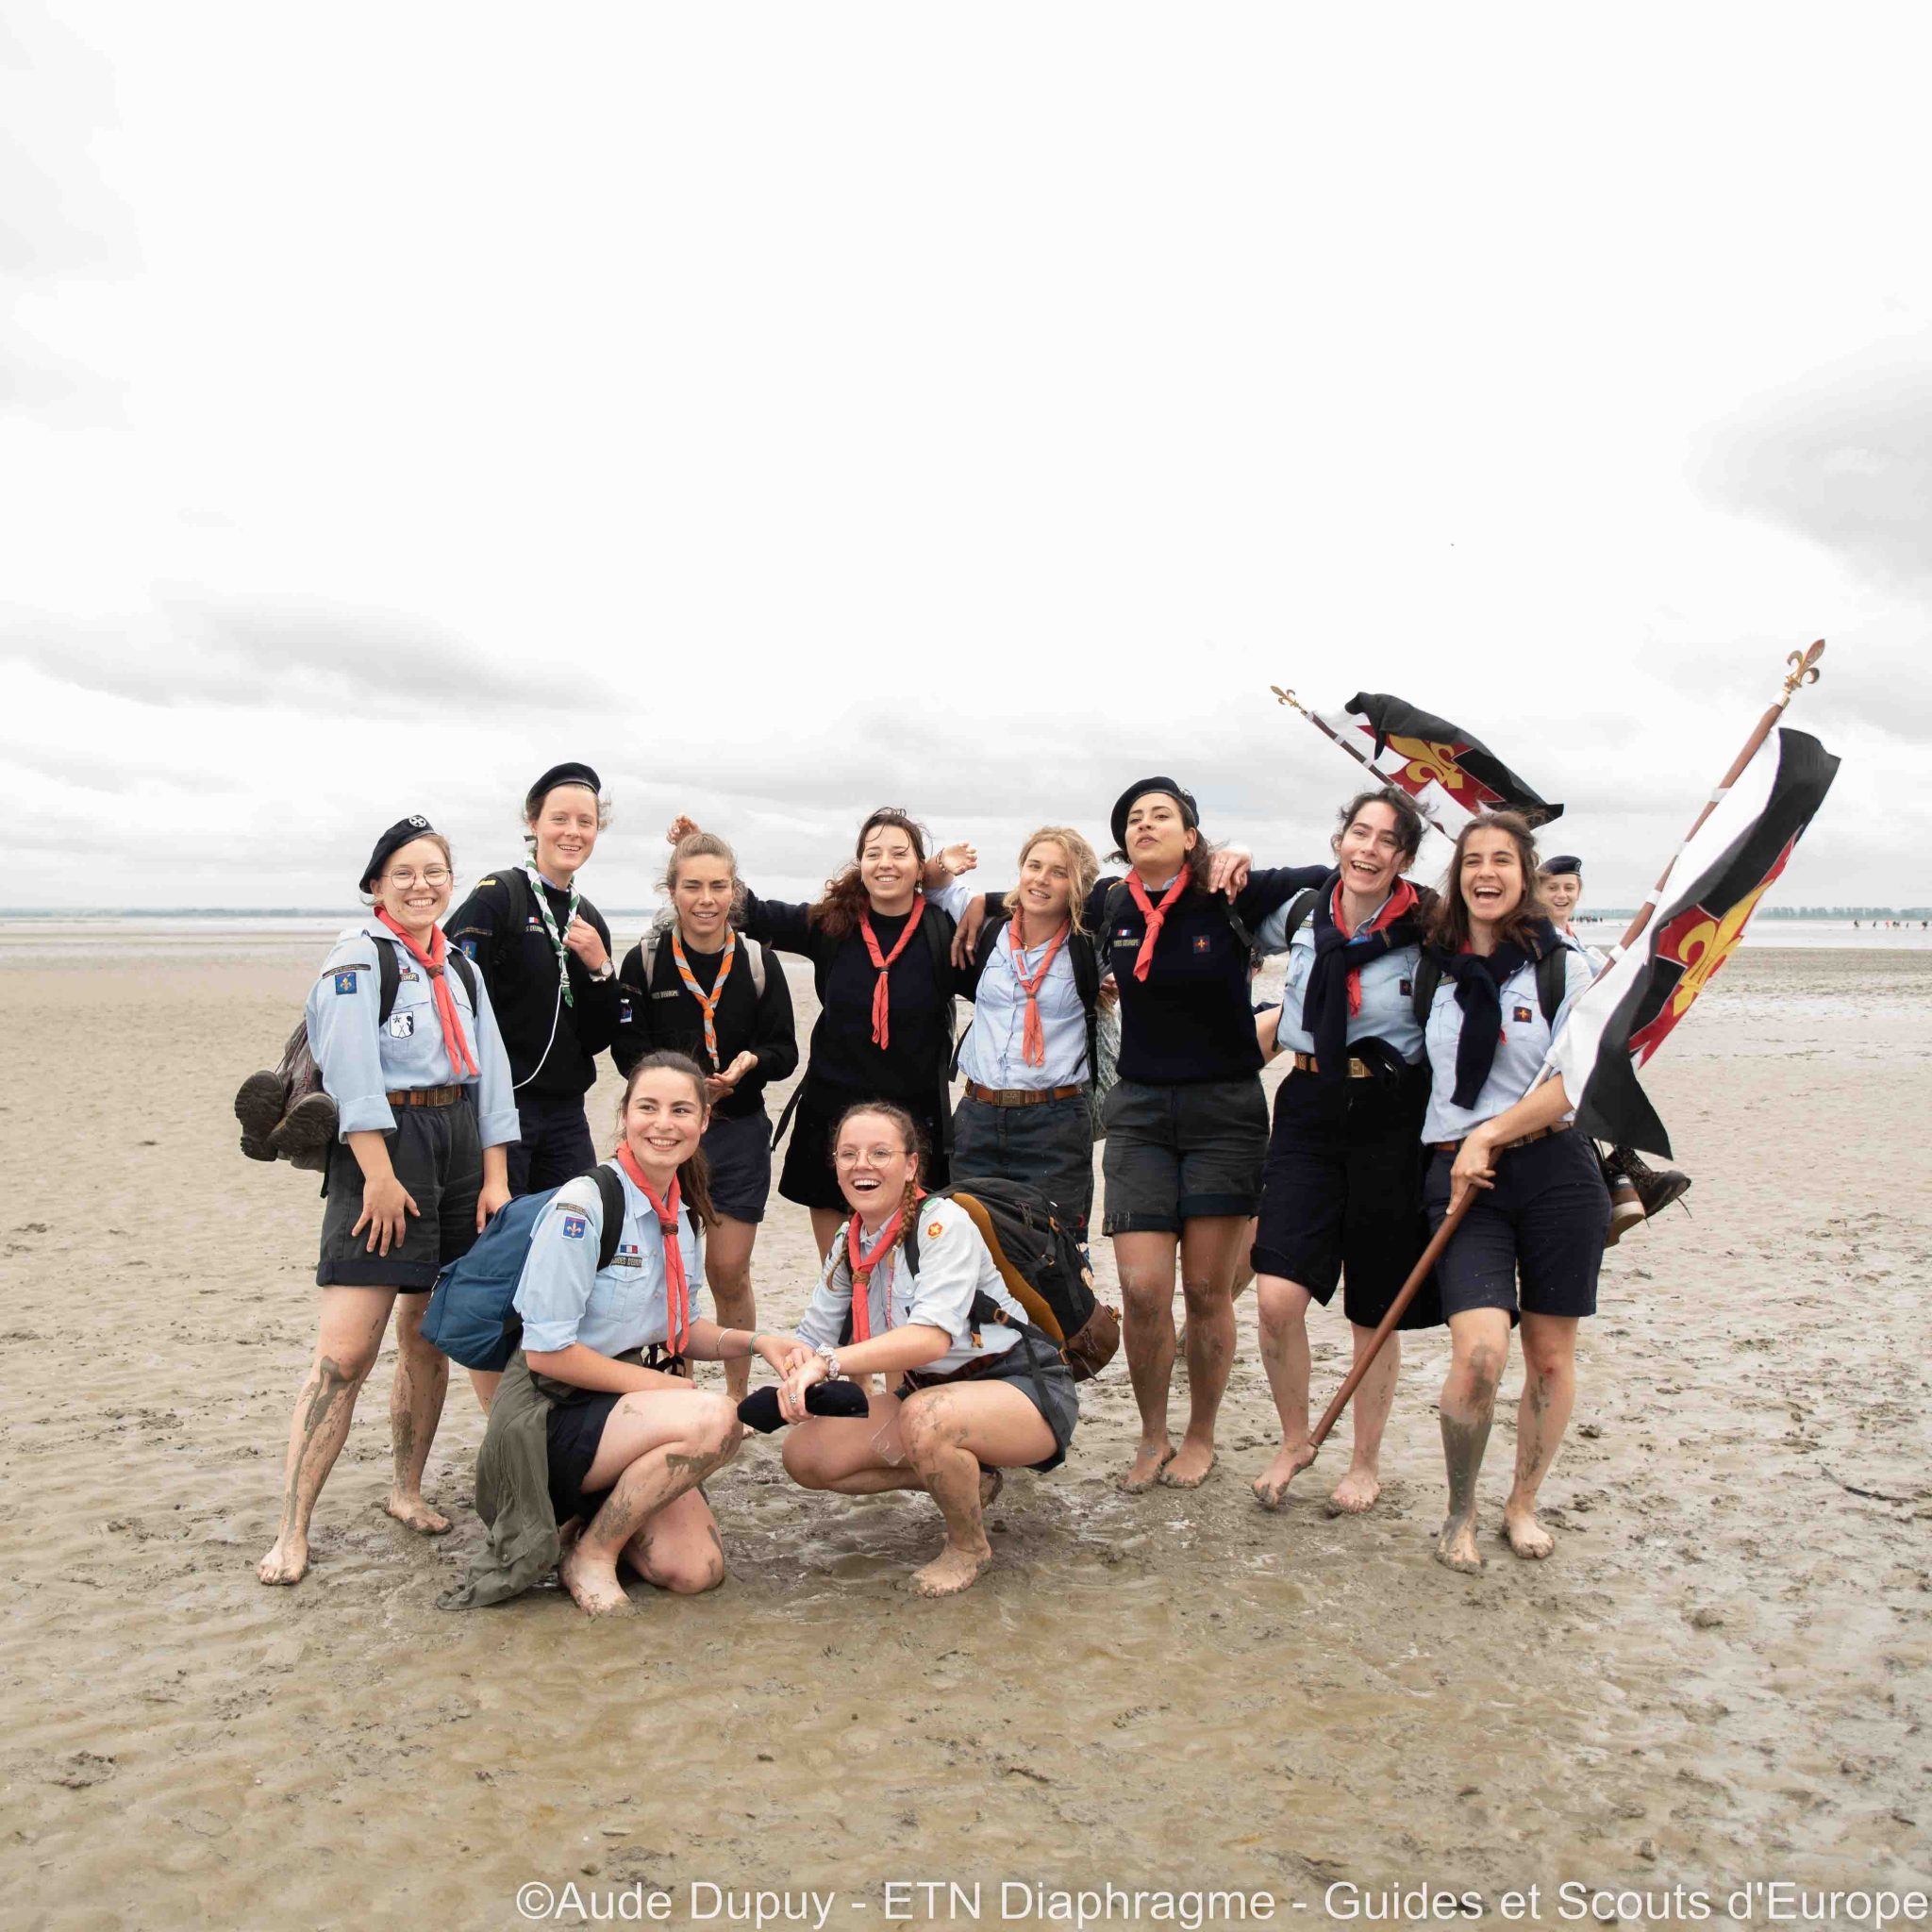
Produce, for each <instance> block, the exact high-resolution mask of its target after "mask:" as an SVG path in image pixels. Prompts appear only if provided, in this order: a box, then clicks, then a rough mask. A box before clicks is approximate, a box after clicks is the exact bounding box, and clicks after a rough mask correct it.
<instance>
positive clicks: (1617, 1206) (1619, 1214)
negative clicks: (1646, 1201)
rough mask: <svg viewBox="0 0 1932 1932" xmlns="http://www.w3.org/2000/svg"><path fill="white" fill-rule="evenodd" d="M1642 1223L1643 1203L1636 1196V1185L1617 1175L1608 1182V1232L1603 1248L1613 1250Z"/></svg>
mask: <svg viewBox="0 0 1932 1932" xmlns="http://www.w3.org/2000/svg"><path fill="white" fill-rule="evenodd" d="M1642 1221H1643V1202H1642V1201H1641V1198H1640V1197H1639V1195H1638V1192H1637V1188H1636V1185H1635V1184H1634V1183H1633V1182H1632V1181H1631V1180H1630V1179H1629V1177H1628V1176H1627V1175H1624V1174H1617V1175H1616V1176H1615V1177H1614V1178H1612V1179H1611V1181H1610V1231H1609V1233H1608V1234H1607V1235H1605V1237H1604V1246H1605V1247H1607V1248H1614V1247H1615V1246H1616V1245H1617V1243H1618V1242H1619V1241H1622V1240H1623V1239H1624V1236H1625V1235H1626V1234H1628V1233H1629V1232H1630V1230H1631V1229H1632V1228H1633V1227H1637V1226H1639V1225H1641V1223H1642Z"/></svg>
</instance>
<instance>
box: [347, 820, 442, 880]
mask: <svg viewBox="0 0 1932 1932" xmlns="http://www.w3.org/2000/svg"><path fill="white" fill-rule="evenodd" d="M435 829H436V827H435V826H434V825H432V824H430V823H429V821H428V820H427V819H425V817H424V816H423V814H422V813H421V812H420V811H414V812H411V813H410V814H409V816H408V818H406V819H398V820H397V821H396V822H395V824H392V825H391V827H390V828H389V830H388V831H386V832H385V833H384V834H383V835H382V837H381V838H379V839H378V840H377V841H375V851H374V852H372V853H371V854H370V855H369V863H368V864H367V865H365V866H364V867H363V868H362V876H361V877H360V878H359V879H358V880H357V881H356V890H357V891H358V892H366V891H368V890H369V881H370V880H371V879H373V878H375V876H376V874H378V873H380V872H381V871H382V869H383V867H384V866H386V865H387V864H388V863H389V862H390V859H391V857H392V856H393V855H394V854H395V853H398V852H400V851H401V850H402V849H403V847H404V846H405V845H407V844H408V842H409V841H410V840H411V839H421V838H423V837H424V836H425V834H427V833H430V832H433V831H435Z"/></svg>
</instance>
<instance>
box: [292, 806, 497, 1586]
mask: <svg viewBox="0 0 1932 1932" xmlns="http://www.w3.org/2000/svg"><path fill="white" fill-rule="evenodd" d="M357 890H358V891H360V892H363V893H366V894H368V895H369V896H370V900H371V916H370V917H369V918H368V919H367V920H365V921H364V922H363V923H362V924H359V925H355V926H351V927H350V928H349V929H348V930H347V931H346V932H344V933H343V934H342V936H341V939H339V940H338V941H336V944H335V949H334V950H333V951H332V952H331V953H330V954H329V956H328V959H327V961H326V963H325V965H324V967H323V970H322V974H321V976H320V977H319V978H318V979H317V980H316V982H315V985H314V987H313V988H312V989H311V990H310V991H309V994H308V1045H309V1050H310V1051H311V1052H312V1053H313V1054H314V1056H315V1061H316V1065H317V1066H318V1067H319V1068H320V1069H321V1072H322V1084H323V1087H324V1089H325V1091H326V1092H327V1093H328V1095H329V1097H330V1098H331V1099H332V1100H333V1101H334V1102H335V1104H336V1111H337V1116H338V1125H337V1138H336V1141H335V1144H334V1145H333V1146H332V1147H331V1149H330V1150H329V1163H328V1174H327V1179H326V1183H325V1190H324V1191H325V1198H326V1200H327V1206H326V1207H325V1208H324V1210H323V1219H322V1257H321V1261H320V1263H319V1265H318V1266H317V1268H316V1271H315V1279H316V1283H317V1285H318V1286H319V1287H320V1288H321V1290H322V1311H321V1322H320V1327H319V1333H318V1335H317V1338H316V1344H315V1357H314V1359H313V1361H312V1362H311V1363H310V1364H309V1369H308V1379H307V1381H305V1382H304V1384H303V1385H302V1392H301V1394H300V1395H299V1396H298V1397H297V1398H296V1401H295V1414H294V1420H293V1421H292V1423H291V1424H290V1428H289V1457H288V1464H287V1469H286V1473H285V1475H284V1478H283V1484H282V1515H281V1526H280V1528H279V1529H278V1530H277V1532H276V1534H275V1542H274V1544H273V1546H272V1547H271V1548H270V1550H269V1552H268V1554H267V1556H265V1557H263V1558H262V1559H261V1564H260V1567H259V1570H258V1574H259V1576H260V1578H261V1580H262V1582H264V1583H299V1582H300V1581H301V1580H302V1577H303V1574H304V1573H305V1572H306V1571H307V1570H308V1520H309V1516H310V1514H311V1512H312V1511H313V1510H314V1508H315V1499H316V1497H317V1496H318V1495H319V1494H320V1493H321V1491H322V1486H323V1484H324V1482H325V1481H326V1480H327V1477H328V1473H329V1471H330V1469H331V1468H333V1467H334V1464H335V1459H336V1457H337V1456H338V1455H339V1454H341V1447H342V1443H343V1441H344V1440H345V1439H346V1438H347V1436H348V1433H349V1419H350V1417H351V1416H352V1415H353V1414H354V1413H355V1409H356V1397H357V1395H358V1393H359V1392H360V1391H361V1388H362V1384H363V1382H364V1381H365V1380H366V1379H367V1377H368V1374H369V1371H370V1370H371V1369H372V1368H373V1367H374V1366H375V1356H376V1351H377V1350H378V1349H379V1348H380V1347H381V1345H382V1337H383V1331H384V1329H386V1328H387V1327H388V1326H389V1317H390V1310H391V1308H392V1307H396V1305H397V1298H398V1297H399V1296H400V1297H401V1306H400V1307H399V1308H397V1313H396V1371H395V1380H394V1382H393V1383H392V1384H391V1391H390V1429H391V1441H392V1445H393V1449H394V1457H395V1479H394V1482H393V1484H392V1486H391V1490H390V1493H389V1501H388V1504H387V1506H386V1507H387V1508H388V1510H389V1513H390V1514H391V1516H393V1517H394V1518H395V1519H396V1520H397V1522H399V1523H401V1524H406V1525H407V1526H408V1528H410V1529H414V1530H418V1531H420V1532H421V1533H422V1534H424V1535H425V1536H441V1534H442V1533H443V1531H445V1530H446V1529H448V1527H449V1519H448V1518H447V1517H446V1516H443V1515H442V1514H441V1513H440V1512H439V1511H438V1510H435V1509H432V1508H431V1507H429V1505H428V1504H426V1503H425V1501H424V1500H423V1470H424V1467H425V1464H426V1463H427V1461H428V1459H429V1445H430V1443H431V1441H433V1440H434V1439H435V1435H436V1424H437V1422H438V1419H439V1418H440V1417H441V1414H442V1397H443V1391H444V1388H445V1387H446V1385H447V1381H448V1375H449V1361H448V1358H447V1357H445V1356H444V1355H443V1354H442V1353H441V1350H439V1349H437V1348H435V1347H433V1346H431V1345H430V1344H429V1343H428V1342H426V1341H424V1340H423V1316H424V1312H425V1309H426V1308H427V1307H428V1295H429V1291H430V1290H431V1289H432V1288H433V1287H434V1286H435V1285H436V1276H437V1271H438V1270H439V1269H441V1267H442V1266H443V1265H444V1263H446V1262H449V1261H453V1260H455V1259H456V1258H457V1257H458V1256H459V1255H462V1254H465V1253H467V1252H468V1250H469V1247H470V1245H471V1243H472V1242H473V1241H475V1239H476V1236H477V1235H478V1234H479V1233H480V1232H481V1231H482V1227H483V1224H484V1223H485V1222H486V1221H487V1220H489V1218H490V1216H491V1214H493V1213H494V1212H495V1211H496V1209H497V1208H501V1207H502V1206H503V1204H504V1203H505V1202H506V1201H508V1199H509V1178H508V1162H507V1159H506V1153H507V1150H508V1147H509V1146H510V1145H511V1144H512V1143H513V1142H514V1141H515V1140H516V1138H517V1109H516V1100H515V1097H514V1095H513V1093H512V1091H511V1087H510V1071H509V1060H508V1056H507V1055H506V1054H505V1052H504V1048H503V1041H502V1040H501V1039H500V1038H499V1036H498V1034H497V1030H496V1021H495V1018H494V1016H493V1015H492V1014H491V1009H490V995H489V993H488V992H487V991H485V990H484V986H483V981H482V979H481V978H480V976H479V975H478V974H476V972H475V969H474V968H473V967H472V966H471V965H470V964H469V962H468V961H467V960H466V959H463V958H461V956H460V955H458V954H457V953H455V952H454V951H453V950H452V948H451V947H450V944H449V942H448V941H447V940H446V939H445V938H444V937H443V933H442V930H441V927H440V926H439V925H438V924H437V921H438V919H439V918H440V917H441V914H442V912H443V911H444V909H445V908H447V907H448V905H449V895H450V849H449V841H447V840H446V839H444V838H443V837H442V836H441V833H439V832H436V831H434V830H432V829H431V827H430V824H429V821H428V820H427V819H425V818H422V817H413V818H407V819H403V820H400V821H398V823H397V824H393V825H391V827H390V828H389V830H388V831H386V832H385V833H383V835H382V837H381V838H380V839H378V840H377V841H375V851H374V852H373V853H371V854H370V857H369V862H368V864H367V865H365V866H364V867H363V869H362V873H361V875H360V877H359V878H358V881H357ZM385 956H387V957H385ZM472 1088H474V1089H475V1090H476V1092H475V1100H476V1105H475V1107H472V1106H471V1105H470V1094H469V1091H468V1090H469V1089H472Z"/></svg>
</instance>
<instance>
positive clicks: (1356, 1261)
mask: <svg viewBox="0 0 1932 1932" xmlns="http://www.w3.org/2000/svg"><path fill="white" fill-rule="evenodd" d="M1428 1104H1429V1070H1428V1067H1427V1065H1426V1064H1424V1065H1422V1066H1419V1067H1411V1068H1410V1069H1409V1071H1408V1073H1407V1075H1406V1076H1405V1077H1404V1078H1402V1079H1401V1080H1399V1081H1396V1082H1392V1083H1388V1084H1385V1083H1384V1082H1382V1081H1380V1080H1338V1081H1336V1082H1334V1083H1333V1084H1332V1085H1328V1084H1324V1082H1323V1081H1322V1080H1320V1079H1318V1078H1317V1077H1316V1076H1315V1075H1314V1074H1305V1073H1302V1072H1301V1071H1299V1070H1296V1071H1294V1072H1292V1073H1291V1074H1289V1076H1288V1078H1287V1079H1285V1080H1284V1081H1283V1082H1282V1083H1281V1085H1280V1086H1279V1087H1278V1088H1277V1089H1276V1090H1275V1093H1274V1133H1273V1134H1272V1135H1271V1136H1270V1137H1269V1141H1268V1164H1267V1167H1266V1169H1265V1171H1264V1175H1263V1181H1262V1191H1261V1214H1260V1224H1259V1225H1258V1227H1257V1230H1256V1234H1255V1251H1254V1265H1255V1273H1256V1274H1278V1275H1280V1276H1281V1277H1282V1278H1283V1279H1284V1280H1286V1281H1292V1282H1294V1283H1295V1284H1297V1286H1299V1287H1302V1288H1305V1289H1307V1291H1308V1292H1309V1293H1310V1294H1311V1295H1313V1296H1314V1298H1315V1299H1316V1300H1317V1301H1318V1302H1320V1303H1322V1304H1323V1306H1324V1307H1326V1306H1327V1304H1328V1302H1329V1301H1330V1300H1331V1299H1332V1297H1333V1296H1334V1293H1335V1284H1336V1283H1337V1282H1338V1281H1341V1283H1342V1284H1343V1288H1342V1295H1341V1306H1342V1310H1343V1312H1344V1313H1345V1314H1346V1315H1347V1316H1348V1319H1349V1320H1350V1321H1351V1322H1353V1323H1354V1324H1356V1326H1357V1327H1358V1328H1373V1327H1374V1326H1375V1325H1376V1324H1378V1323H1379V1322H1380V1321H1381V1319H1382V1317H1383V1316H1384V1315H1386V1314H1387V1313H1388V1312H1389V1304H1390V1303H1391V1302H1392V1301H1393V1300H1394V1299H1395V1296H1396V1292H1397V1291H1398V1290H1400V1288H1401V1287H1402V1284H1403V1283H1404V1282H1405V1281H1407V1279H1408V1274H1409V1270H1410V1269H1411V1268H1413V1267H1414V1266H1415V1264H1416V1260H1417V1257H1419V1256H1420V1255H1421V1254H1422V1251H1423V1249H1424V1247H1425V1246H1427V1244H1428V1238H1429V1230H1428V1224H1427V1223H1426V1222H1425V1221H1424V1217H1423V1153H1424V1149H1423V1142H1422V1127H1423V1115H1424V1112H1425V1111H1426V1110H1427V1108H1428ZM1441 1320H1442V1307H1441V1300H1440V1299H1439V1297H1438V1295H1437V1292H1436V1284H1435V1279H1434V1277H1433V1276H1431V1277H1430V1278H1429V1279H1428V1280H1427V1281H1424V1283H1423V1285H1422V1287H1421V1288H1420V1289H1419V1290H1418V1291H1416V1295H1415V1299H1414V1300H1413V1301H1411V1302H1410V1303H1409V1305H1408V1307H1407V1308H1405V1309H1404V1310H1403V1314H1402V1320H1401V1321H1400V1322H1399V1323H1398V1324H1396V1325H1397V1326H1398V1327H1401V1328H1434V1327H1438V1326H1440V1325H1441Z"/></svg>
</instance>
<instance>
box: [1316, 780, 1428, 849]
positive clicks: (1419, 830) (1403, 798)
mask: <svg viewBox="0 0 1932 1932" xmlns="http://www.w3.org/2000/svg"><path fill="white" fill-rule="evenodd" d="M1366 805H1386V806H1387V807H1388V808H1389V809H1390V810H1391V811H1392V812H1393V813H1394V814H1395V843H1396V846H1397V849H1398V850H1399V851H1400V852H1401V854H1402V856H1403V858H1406V859H1408V860H1410V861H1413V860H1414V858H1415V856H1416V854H1417V853H1418V852H1420V851H1421V850H1422V849H1423V830H1424V826H1423V815H1422V812H1421V810H1420V809H1419V808H1417V806H1416V802H1415V800H1414V799H1412V798H1411V797H1410V796H1409V795H1408V793H1407V792H1406V791H1403V790H1402V789H1401V787H1400V786H1397V785H1378V786H1376V787H1375V788H1374V791H1357V793H1356V795H1355V796H1354V797H1353V798H1351V799H1350V800H1349V801H1348V803H1347V804H1346V805H1344V806H1343V807H1342V808H1341V810H1340V811H1339V812H1337V813H1336V814H1335V836H1334V837H1333V838H1332V839H1330V840H1329V841H1328V849H1329V851H1331V852H1333V853H1334V854H1336V856H1337V857H1338V858H1339V857H1340V856H1341V835H1342V833H1344V832H1345V831H1347V830H1348V828H1349V826H1351V825H1352V824H1355V822H1356V818H1357V815H1358V814H1359V813H1360V811H1361V809H1362V808H1363V807H1364V806H1366Z"/></svg>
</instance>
